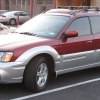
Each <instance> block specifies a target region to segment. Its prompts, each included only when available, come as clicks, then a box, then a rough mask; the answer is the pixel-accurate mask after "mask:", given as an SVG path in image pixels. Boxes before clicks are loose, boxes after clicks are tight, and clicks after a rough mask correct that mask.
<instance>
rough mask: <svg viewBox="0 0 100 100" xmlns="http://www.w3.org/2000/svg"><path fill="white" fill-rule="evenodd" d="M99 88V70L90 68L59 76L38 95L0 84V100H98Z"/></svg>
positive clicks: (16, 86) (18, 87)
mask: <svg viewBox="0 0 100 100" xmlns="http://www.w3.org/2000/svg"><path fill="white" fill-rule="evenodd" d="M99 86H100V68H92V69H88V70H83V71H77V72H72V73H68V74H64V75H60V76H58V77H57V78H56V79H54V80H53V81H51V82H49V84H48V86H47V88H46V89H45V90H44V91H43V92H40V93H33V92H29V91H26V90H25V89H24V88H23V86H22V84H1V85H0V100H100V88H99ZM57 89H58V90H57Z"/></svg>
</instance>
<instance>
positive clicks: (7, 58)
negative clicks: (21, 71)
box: [0, 52, 13, 62]
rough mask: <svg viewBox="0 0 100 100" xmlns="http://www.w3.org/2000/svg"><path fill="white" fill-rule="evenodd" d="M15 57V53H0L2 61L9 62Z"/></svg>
mask: <svg viewBox="0 0 100 100" xmlns="http://www.w3.org/2000/svg"><path fill="white" fill-rule="evenodd" d="M12 57H13V52H0V61H2V62H9V61H11V59H12Z"/></svg>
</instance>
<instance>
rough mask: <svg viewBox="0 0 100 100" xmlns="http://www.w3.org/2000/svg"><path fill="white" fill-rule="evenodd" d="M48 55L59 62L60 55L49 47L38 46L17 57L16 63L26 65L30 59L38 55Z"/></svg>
mask: <svg viewBox="0 0 100 100" xmlns="http://www.w3.org/2000/svg"><path fill="white" fill-rule="evenodd" d="M44 53H45V54H49V55H51V56H52V57H53V59H54V60H55V61H59V59H60V55H59V54H58V52H57V51H56V50H55V49H54V48H53V47H51V46H39V47H34V48H31V49H29V50H27V51H25V52H24V53H23V54H22V55H21V56H19V57H18V58H17V59H16V61H17V62H24V63H25V64H27V63H28V62H29V61H30V60H31V59H32V58H34V57H35V56H37V55H39V54H44Z"/></svg>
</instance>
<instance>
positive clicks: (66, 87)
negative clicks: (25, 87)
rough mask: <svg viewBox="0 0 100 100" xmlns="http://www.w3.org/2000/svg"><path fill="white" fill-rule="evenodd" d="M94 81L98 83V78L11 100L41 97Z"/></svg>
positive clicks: (99, 79)
mask: <svg viewBox="0 0 100 100" xmlns="http://www.w3.org/2000/svg"><path fill="white" fill-rule="evenodd" d="M96 81H100V78H96V79H92V80H88V81H84V82H80V83H76V84H72V85H68V86H64V87H60V88H56V89H52V90H48V91H44V92H40V93H36V94H32V95H27V96H23V97H19V98H15V99H11V100H25V99H29V98H33V97H37V96H41V95H45V94H49V93H53V92H57V91H61V90H65V89H69V88H72V87H76V86H80V85H84V84H88V83H92V82H96Z"/></svg>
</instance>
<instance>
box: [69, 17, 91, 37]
mask: <svg viewBox="0 0 100 100" xmlns="http://www.w3.org/2000/svg"><path fill="white" fill-rule="evenodd" d="M68 30H76V31H78V33H79V36H81V35H88V34H91V32H90V24H89V20H88V17H84V18H78V19H76V20H74V21H73V22H72V24H71V25H70V26H69V28H68Z"/></svg>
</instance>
